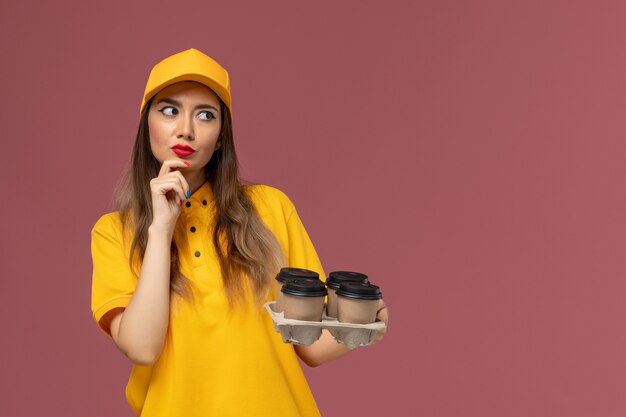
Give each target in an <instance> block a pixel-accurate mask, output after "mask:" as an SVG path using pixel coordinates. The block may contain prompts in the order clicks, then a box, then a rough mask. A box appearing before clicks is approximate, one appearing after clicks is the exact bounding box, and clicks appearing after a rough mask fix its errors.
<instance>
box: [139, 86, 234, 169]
mask: <svg viewBox="0 0 626 417" xmlns="http://www.w3.org/2000/svg"><path fill="white" fill-rule="evenodd" d="M221 125H222V114H221V111H220V100H219V98H218V97H217V95H216V94H215V93H214V92H213V91H212V90H211V89H210V88H209V87H207V86H205V85H203V84H199V83H196V82H193V81H183V82H179V83H176V84H172V85H170V86H168V87H165V88H164V89H163V90H161V91H160V92H159V93H158V94H157V95H156V96H154V99H153V100H152V105H151V107H150V111H149V113H148V128H149V131H150V147H151V149H152V154H153V155H154V157H155V158H156V159H157V160H158V161H159V162H161V163H163V161H165V160H167V159H180V160H183V161H186V162H187V163H188V164H189V167H188V168H186V169H185V171H187V172H190V171H196V172H200V171H202V170H203V168H204V166H205V165H206V164H207V163H208V162H209V160H210V159H211V156H212V155H213V151H214V150H215V149H216V145H217V146H219V145H218V139H219V135H220V130H221Z"/></svg>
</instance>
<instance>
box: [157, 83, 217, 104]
mask: <svg viewBox="0 0 626 417" xmlns="http://www.w3.org/2000/svg"><path fill="white" fill-rule="evenodd" d="M164 98H174V99H178V100H185V99H188V100H193V101H202V102H204V103H208V104H213V105H215V106H218V105H219V102H220V100H219V98H218V97H217V94H215V93H214V92H213V90H211V89H210V88H209V87H207V86H206V85H204V84H200V83H197V82H195V81H181V82H178V83H175V84H172V85H168V86H167V87H165V88H164V89H163V90H161V91H159V92H158V93H157V94H156V95H155V96H154V102H155V103H158V102H159V100H162V99H164Z"/></svg>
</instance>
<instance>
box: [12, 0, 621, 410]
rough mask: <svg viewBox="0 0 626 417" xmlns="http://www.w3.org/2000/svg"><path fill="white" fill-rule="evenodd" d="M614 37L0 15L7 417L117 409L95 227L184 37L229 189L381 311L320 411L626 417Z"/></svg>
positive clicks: (573, 13)
mask: <svg viewBox="0 0 626 417" xmlns="http://www.w3.org/2000/svg"><path fill="white" fill-rule="evenodd" d="M624 22H626V3H625V2H623V1H621V0H618V1H594V2H589V1H571V0H570V1H547V0H541V1H525V2H511V1H504V2H503V1H500V0H494V1H475V2H467V1H460V0H459V1H442V0H439V1H429V2H426V1H406V2H401V1H387V2H381V1H362V0H359V1H317V2H310V1H298V2H294V1H280V2H276V1H263V2H261V1H259V2H255V1H250V2H238V1H220V2H210V1H203V2H200V1H193V2H192V1H187V2H184V1H182V2H172V1H168V2H166V1H151V2H147V1H143V2H141V1H132V2H131V1H126V2H121V1H120V2H110V1H107V2H91V1H71V2H68V1H54V2H53V1H39V2H38V3H34V2H28V1H26V2H8V1H5V2H3V3H2V4H1V5H0V35H1V36H0V44H1V53H2V64H1V65H0V91H1V94H2V95H1V103H2V112H1V113H0V121H1V126H2V127H1V134H2V147H3V152H2V159H3V164H2V184H3V204H2V216H1V221H2V225H1V227H2V229H1V230H2V248H1V251H0V256H1V257H2V266H3V270H4V272H3V273H2V292H1V294H2V303H0V313H1V317H2V326H1V329H2V335H1V336H0V349H1V353H2V355H1V356H0V361H1V369H0V415H2V416H42V415H53V416H66V417H73V416H76V417H79V416H80V417H84V416H91V417H99V416H113V415H115V416H130V415H131V412H130V410H129V408H128V406H127V405H126V402H125V399H124V394H123V392H124V386H125V383H126V379H127V377H128V373H129V364H128V362H127V360H126V359H125V358H124V357H123V356H122V354H121V353H119V352H118V351H117V350H116V349H115V347H114V346H113V344H112V343H111V342H109V341H108V340H107V339H106V338H105V337H104V335H103V334H101V333H100V332H99V330H98V329H97V327H96V325H95V323H94V322H93V320H92V318H91V314H90V308H89V303H90V284H91V282H90V280H91V258H90V251H89V242H90V230H91V227H92V226H93V224H94V223H95V221H96V220H97V219H98V217H99V216H100V215H101V214H103V213H105V212H107V211H109V209H110V203H111V195H112V189H113V186H114V184H115V183H116V181H117V180H118V178H119V176H120V173H121V172H122V170H123V169H124V168H125V166H126V164H127V162H128V159H129V154H130V149H131V146H132V142H133V139H134V134H135V129H136V126H137V122H138V108H139V104H140V101H141V94H142V92H143V87H144V83H145V80H146V77H147V75H148V72H149V70H150V68H151V67H152V65H153V64H154V63H156V62H157V61H158V60H159V59H161V58H163V57H164V56H166V55H169V54H171V53H174V52H178V51H180V50H182V49H186V48H189V47H195V48H198V49H201V50H203V51H206V52H207V53H209V54H210V55H212V56H214V57H215V58H216V59H217V60H218V61H219V62H221V63H222V64H223V65H224V66H226V67H227V68H228V69H229V71H230V74H231V77H232V83H233V95H234V117H235V137H236V142H237V146H238V151H239V153H240V157H241V162H242V165H243V168H244V170H243V173H244V175H245V177H246V178H247V179H249V180H251V181H255V182H260V183H266V184H270V185H273V186H275V187H278V188H280V189H282V190H284V191H285V192H286V193H287V194H288V195H289V196H290V197H291V198H292V200H293V201H294V203H295V204H296V206H297V207H298V210H299V213H300V215H301V217H302V219H303V221H304V223H305V225H306V226H307V229H308V231H309V233H310V235H311V237H312V239H313V241H314V243H315V245H316V247H317V250H318V252H319V254H320V256H321V258H322V261H323V263H324V266H325V269H326V271H331V270H335V269H353V270H359V271H363V272H366V273H368V274H369V275H370V277H371V279H372V281H373V282H375V283H378V284H379V285H380V286H381V287H382V288H383V291H384V295H385V299H386V301H387V302H388V303H389V305H390V308H391V319H392V322H391V326H390V330H389V333H388V335H387V337H386V339H385V340H384V341H383V343H381V344H379V345H376V346H374V347H371V348H367V349H360V350H357V351H355V352H354V353H353V354H352V355H351V356H349V357H347V358H345V359H342V360H340V361H338V362H335V363H331V364H328V365H325V366H322V367H320V368H315V369H306V373H307V376H308V378H309V381H310V385H311V388H312V390H313V392H314V395H315V396H316V398H317V400H318V404H319V407H320V409H321V411H322V413H323V415H324V416H331V417H332V416H346V415H350V416H355V415H361V416H381V415H401V416H437V417H448V416H462V417H471V416H476V417H479V416H480V417H492V416H493V417H496V416H497V417H502V416H507V417H508V416H520V417H521V416H524V417H526V416H534V417H541V416H569V417H579V416H580V417H583V416H585V417H587V416H603V417H604V416H624V415H626V395H624V391H625V390H626V332H625V330H624V327H625V326H624V317H626V302H625V301H626V300H625V294H626V281H625V279H624V277H625V274H626V257H625V256H624V255H623V253H624V249H625V248H626V220H625V219H626V190H625V187H624V177H625V175H626V172H625V170H626V168H625V167H626V142H625V140H624V139H625V131H626V128H625V123H624V120H625V118H624V114H625V111H626V25H625V24H624ZM268 383H271V381H268Z"/></svg>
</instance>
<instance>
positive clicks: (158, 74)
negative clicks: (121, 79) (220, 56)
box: [139, 48, 232, 114]
mask: <svg viewBox="0 0 626 417" xmlns="http://www.w3.org/2000/svg"><path fill="white" fill-rule="evenodd" d="M179 81H196V82H199V83H201V84H204V85H206V86H207V87H209V88H210V89H211V90H213V91H214V92H215V94H217V95H218V96H219V98H221V99H222V101H223V102H224V104H225V105H226V106H227V107H228V110H229V111H230V112H231V114H232V109H231V98H230V82H229V80H228V73H227V72H226V70H225V69H224V68H222V66H221V65H220V64H218V63H217V62H215V61H214V60H213V59H211V58H210V57H208V56H207V55H205V54H203V53H202V52H200V51H198V50H197V49H193V48H191V49H187V50H186V51H183V52H179V53H177V54H174V55H172V56H169V57H167V58H165V59H164V60H163V61H161V62H159V63H158V64H156V65H155V66H154V68H152V71H151V72H150V77H149V78H148V83H147V84H146V91H145V92H144V94H143V101H142V102H141V108H140V109H139V114H141V112H142V111H143V108H144V107H145V106H146V103H147V102H148V100H150V99H151V98H152V97H154V96H155V95H156V94H157V93H158V92H159V91H161V90H162V89H164V88H165V87H167V86H168V85H172V84H174V83H177V82H179Z"/></svg>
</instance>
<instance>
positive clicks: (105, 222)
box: [91, 211, 123, 236]
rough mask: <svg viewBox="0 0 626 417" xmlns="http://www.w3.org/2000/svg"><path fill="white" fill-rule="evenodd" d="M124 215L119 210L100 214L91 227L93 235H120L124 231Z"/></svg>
mask: <svg viewBox="0 0 626 417" xmlns="http://www.w3.org/2000/svg"><path fill="white" fill-rule="evenodd" d="M122 230H123V227H122V216H121V214H120V212H119V211H114V212H111V213H107V214H104V215H102V216H100V218H99V219H98V221H97V222H96V224H94V226H93V228H92V229H91V234H92V236H93V235H107V236H120V235H121V233H122Z"/></svg>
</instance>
